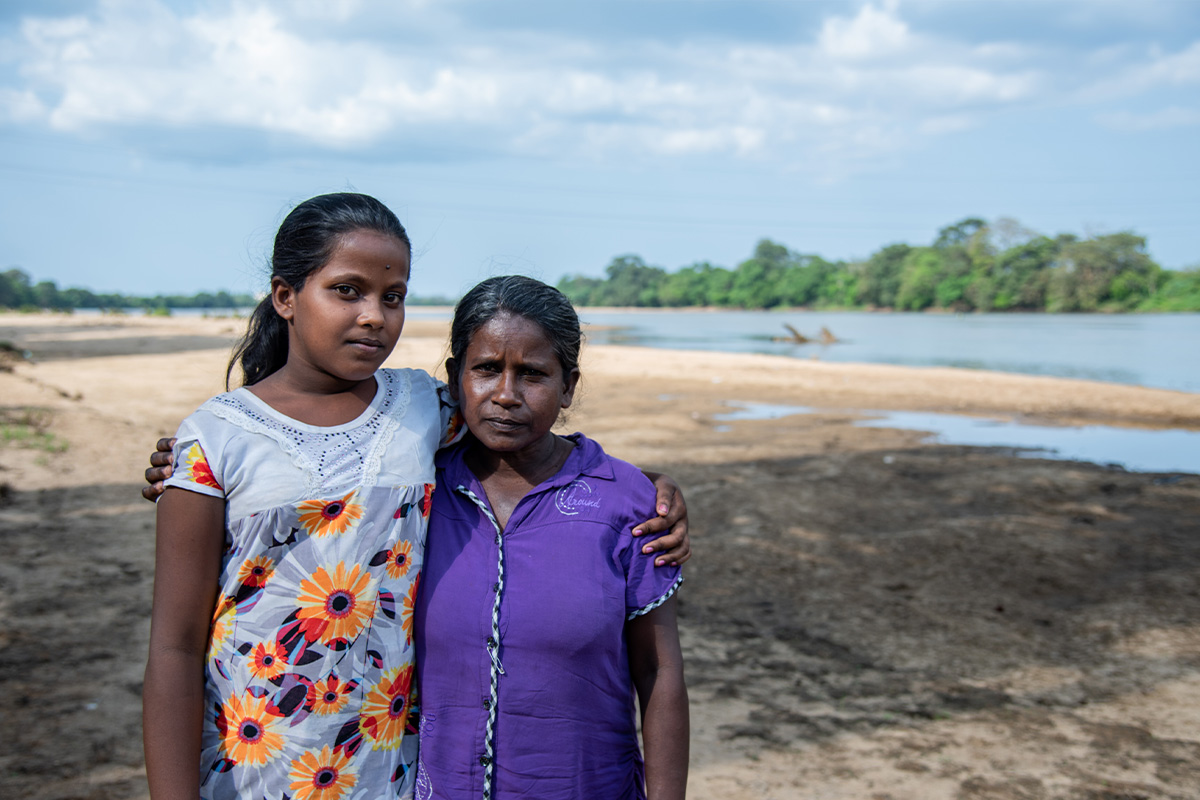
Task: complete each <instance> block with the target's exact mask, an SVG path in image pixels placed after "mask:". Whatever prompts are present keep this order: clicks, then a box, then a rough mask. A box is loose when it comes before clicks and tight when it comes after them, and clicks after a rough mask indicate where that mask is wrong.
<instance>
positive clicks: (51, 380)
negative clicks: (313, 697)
mask: <svg viewBox="0 0 1200 800" xmlns="http://www.w3.org/2000/svg"><path fill="white" fill-rule="evenodd" d="M240 324H241V323H240V322H239V321H236V320H204V319H187V318H182V317H180V318H144V317H129V318H90V319H88V318H79V317H59V316H49V315H47V316H39V315H32V316H30V315H0V341H9V342H12V343H13V344H14V346H15V347H17V348H18V349H27V350H30V351H32V352H33V353H34V355H35V359H36V363H28V362H24V361H18V362H10V366H11V367H12V371H11V372H3V371H0V396H2V397H3V398H4V400H3V403H2V406H3V409H4V414H5V420H4V424H5V426H6V429H7V430H16V429H18V428H21V427H22V426H23V427H24V428H26V429H29V431H31V432H32V433H37V432H38V431H39V430H40V432H41V433H42V434H44V435H43V436H42V437H41V438H37V437H32V438H30V439H27V440H25V441H24V442H22V443H15V442H9V443H7V444H5V445H4V446H2V447H0V484H3V487H2V490H0V503H2V504H3V512H4V513H3V515H0V536H2V537H3V541H4V543H5V547H6V552H5V558H4V559H3V561H2V562H0V681H2V683H3V691H0V741H2V742H4V745H3V747H2V748H0V785H2V786H3V789H4V790H3V792H0V793H2V794H3V795H4V796H20V797H29V798H36V799H37V800H50V798H67V797H72V798H76V797H78V798H97V799H98V798H142V797H145V784H144V779H143V777H142V772H141V770H142V766H141V755H140V752H141V745H140V717H139V705H138V704H139V693H140V686H141V669H142V659H143V658H144V652H145V646H146V634H147V622H148V603H149V597H150V588H151V582H152V577H153V576H152V564H153V552H152V551H153V509H152V507H151V506H150V505H149V504H147V503H145V502H144V501H142V500H141V499H140V498H139V497H138V495H137V491H138V488H139V487H140V484H141V471H142V470H143V469H144V465H145V460H146V456H147V452H148V450H149V449H150V447H151V446H152V444H153V441H154V440H155V439H156V438H157V437H158V436H160V435H168V434H170V433H171V432H173V430H174V427H175V425H176V423H177V422H178V420H179V419H181V418H182V417H183V416H185V415H186V414H187V413H189V412H190V411H191V410H192V409H194V408H195V406H196V405H198V404H199V403H200V402H201V401H203V400H204V399H205V398H206V397H208V396H209V395H211V394H213V393H215V392H217V391H220V389H221V383H222V377H223V374H224V364H225V359H226V358H227V352H228V351H227V348H228V345H229V343H230V342H231V341H232V339H233V337H234V336H235V335H236V334H237V332H238V330H239V327H240ZM445 329H446V326H445V323H440V322H424V321H411V322H410V324H409V325H408V327H407V328H406V333H405V336H404V338H403V340H402V342H401V344H400V346H399V347H398V348H397V352H396V353H395V355H394V356H393V359H392V362H391V363H392V365H397V366H399V365H404V366H416V367H422V368H426V369H431V370H433V369H436V368H437V366H438V364H439V363H440V362H441V361H442V359H443V358H444V356H445ZM223 348H224V349H223ZM584 371H585V380H584V388H583V392H582V395H581V396H580V398H579V402H578V403H577V404H576V407H575V408H574V409H572V412H571V416H570V418H569V419H568V420H567V421H566V423H565V425H564V428H565V429H576V428H578V429H581V430H585V431H587V432H588V433H589V434H590V435H592V436H594V437H595V438H597V439H599V440H600V441H601V442H602V443H604V445H605V446H606V448H607V449H609V450H610V451H611V452H613V453H614V454H616V455H619V456H621V457H623V458H627V459H629V460H632V461H635V462H637V463H639V464H642V465H644V466H646V467H648V468H656V469H661V470H664V471H668V472H670V473H671V474H672V475H674V476H676V477H677V479H679V480H680V482H681V483H682V484H683V485H684V488H685V491H686V492H687V496H688V498H689V504H690V506H691V508H692V516H693V526H694V543H695V549H696V557H695V558H694V559H693V561H692V562H691V563H690V564H689V565H688V567H687V570H686V571H687V574H688V581H687V584H686V586H685V589H684V593H683V595H682V600H681V628H682V636H683V641H684V647H685V656H686V659H687V669H688V679H689V686H690V691H691V699H692V712H693V743H692V778H691V787H690V789H691V790H690V792H689V795H690V796H691V797H692V798H701V799H702V800H703V799H704V798H716V797H722V798H735V800H736V799H738V798H771V797H775V798H856V799H857V798H879V799H882V798H913V799H914V800H915V799H916V798H921V800H925V799H926V798H930V799H933V800H936V799H937V798H947V800H948V799H949V798H989V799H990V800H991V799H994V800H1001V799H1004V800H1007V799H1008V798H1013V799H1014V800H1015V799H1016V798H1035V797H1071V798H1076V797H1078V798H1085V797H1086V798H1102V797H1110V798H1116V797H1137V796H1142V797H1177V798H1188V797H1195V796H1197V795H1198V794H1200V734H1198V733H1197V731H1200V711H1197V709H1200V592H1197V590H1196V586H1198V585H1200V580H1198V578H1200V522H1198V520H1200V513H1198V512H1200V477H1198V476H1194V475H1154V474H1135V473H1126V472H1122V471H1119V470H1111V469H1106V468H1104V467H1100V466H1095V465H1088V464H1075V463H1064V462H1053V461H1043V460H1038V459H1025V458H1016V457H1014V456H1013V455H1011V454H1009V453H1006V452H1004V451H999V450H992V449H975V448H962V447H943V446H934V445H925V444H921V443H920V438H921V437H920V435H919V434H917V433H914V432H906V431H897V430H890V429H875V428H862V427H856V426H855V425H854V424H853V423H854V421H855V420H856V419H858V418H859V413H858V412H859V410H860V409H865V408H870V409H895V410H923V411H952V412H957V413H970V414H988V415H993V414H994V415H1022V416H1024V417H1026V418H1030V419H1036V420H1039V421H1049V422H1057V423H1060V424H1075V423H1078V422H1082V421H1087V422H1092V423H1104V424H1113V425H1124V426H1151V427H1164V426H1175V427H1184V428H1190V429H1200V395H1195V394H1186V393H1181V392H1170V391H1163V390H1150V389H1142V388H1138V387H1129V386H1119V385H1115V384H1101V383H1089V382H1084V381H1067V380H1059V379H1049V378H1036V377H1025V376H1014V375H1002V374H998V373H985V372H973V371H965V370H954V369H909V368H900V367H886V366H865V365H852V364H834V363H827V362H814V361H803V360H792V359H784V358H778V357H769V356H754V355H740V354H732V353H726V354H720V353H716V354H714V353H705V352H698V351H691V352H675V351H659V350H649V349H636V348H619V347H608V346H592V347H590V348H588V349H587V350H586V351H585V362H584ZM728 401H754V402H769V403H780V404H790V405H804V406H808V407H812V408H814V409H816V411H815V412H814V413H812V414H806V415H802V416H795V417H788V418H786V419H782V420H749V421H734V422H722V421H720V420H717V419H715V416H716V415H718V414H720V413H722V412H723V411H727V410H728V408H727V407H726V406H725V405H724V404H725V403H726V402H728ZM28 409H36V411H29V410H28ZM725 427H728V429H724V428H725ZM47 437H49V438H47ZM29 443H32V444H31V446H29V447H23V446H20V444H29ZM64 446H65V450H64V449H62V448H63V447H64ZM57 487H61V488H57Z"/></svg>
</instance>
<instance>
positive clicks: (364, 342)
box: [350, 339, 383, 351]
mask: <svg viewBox="0 0 1200 800" xmlns="http://www.w3.org/2000/svg"><path fill="white" fill-rule="evenodd" d="M350 344H351V345H353V346H354V347H358V348H361V349H363V350H372V351H373V350H378V349H380V348H382V347H383V342H381V341H379V340H378V339H351V340H350Z"/></svg>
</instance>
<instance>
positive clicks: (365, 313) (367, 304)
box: [358, 297, 383, 328]
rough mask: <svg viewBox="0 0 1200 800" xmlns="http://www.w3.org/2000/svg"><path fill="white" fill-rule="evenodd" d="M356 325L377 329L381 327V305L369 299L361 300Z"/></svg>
mask: <svg viewBox="0 0 1200 800" xmlns="http://www.w3.org/2000/svg"><path fill="white" fill-rule="evenodd" d="M358 324H359V325H362V326H364V327H368V328H378V327H379V326H381V325H383V304H382V303H380V302H379V301H378V300H373V299H371V298H369V297H364V298H363V299H362V305H361V306H360V307H359V309H358Z"/></svg>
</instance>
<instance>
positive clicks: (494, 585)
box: [492, 583, 500, 592]
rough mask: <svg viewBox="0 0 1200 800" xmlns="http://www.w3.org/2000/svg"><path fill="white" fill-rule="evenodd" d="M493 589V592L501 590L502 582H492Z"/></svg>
mask: <svg viewBox="0 0 1200 800" xmlns="http://www.w3.org/2000/svg"><path fill="white" fill-rule="evenodd" d="M492 591H493V592H498V591H500V584H498V583H493V584H492Z"/></svg>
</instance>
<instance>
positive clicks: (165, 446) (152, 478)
mask: <svg viewBox="0 0 1200 800" xmlns="http://www.w3.org/2000/svg"><path fill="white" fill-rule="evenodd" d="M174 447H175V439H174V438H170V439H159V440H158V444H156V445H155V446H154V448H155V451H154V452H153V453H151V454H150V468H149V469H148V470H146V483H148V484H150V485H149V486H143V487H142V497H144V498H146V499H147V500H149V501H150V502H151V503H153V502H154V501H156V500H158V498H159V497H160V496H162V493H163V481H165V480H166V479H167V478H169V477H171V472H172V469H171V451H172V450H173V449H174Z"/></svg>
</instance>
